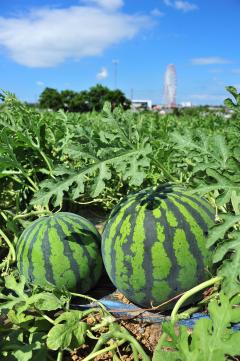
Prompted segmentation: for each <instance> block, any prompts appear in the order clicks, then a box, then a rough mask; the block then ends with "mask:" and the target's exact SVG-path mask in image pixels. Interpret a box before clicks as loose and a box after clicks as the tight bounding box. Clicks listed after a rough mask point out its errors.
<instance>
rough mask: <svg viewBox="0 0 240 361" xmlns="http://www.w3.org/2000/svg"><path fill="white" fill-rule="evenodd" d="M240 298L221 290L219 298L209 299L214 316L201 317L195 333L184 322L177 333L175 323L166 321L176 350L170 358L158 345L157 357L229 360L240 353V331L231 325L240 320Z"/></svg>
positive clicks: (194, 330)
mask: <svg viewBox="0 0 240 361" xmlns="http://www.w3.org/2000/svg"><path fill="white" fill-rule="evenodd" d="M239 301H240V300H239V298H238V300H237V299H236V298H235V299H234V300H232V301H230V300H229V298H228V296H226V295H225V294H224V293H223V292H221V293H220V295H219V299H218V300H216V299H214V300H212V301H210V303H209V306H208V311H209V316H210V319H206V318H202V319H200V320H198V321H197V322H196V325H195V327H194V329H193V332H192V333H191V334H189V332H188V331H187V328H186V327H185V326H181V327H180V328H179V331H178V333H176V332H177V331H176V329H175V327H174V325H173V324H172V323H167V324H165V325H163V329H164V331H165V332H166V333H167V334H168V336H170V337H171V339H172V342H169V344H170V345H171V348H172V351H174V352H172V354H173V355H172V356H170V358H169V356H168V354H167V353H164V351H163V350H159V347H158V346H157V348H156V350H155V353H154V356H153V361H158V360H159V361H161V360H162V361H165V360H166V361H168V360H171V361H172V360H174V361H175V360H179V361H216V360H218V361H219V360H220V361H227V360H228V359H229V356H231V357H233V358H234V357H236V356H239V343H240V333H239V332H234V331H233V330H232V328H231V325H232V323H236V322H240V309H239V308H236V302H237V303H238V304H240V302H239ZM177 335H178V336H177ZM165 355H166V357H165Z"/></svg>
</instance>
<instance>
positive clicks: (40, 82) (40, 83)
mask: <svg viewBox="0 0 240 361" xmlns="http://www.w3.org/2000/svg"><path fill="white" fill-rule="evenodd" d="M36 84H37V86H40V87H42V86H44V85H45V83H44V82H43V81H41V80H37V81H36Z"/></svg>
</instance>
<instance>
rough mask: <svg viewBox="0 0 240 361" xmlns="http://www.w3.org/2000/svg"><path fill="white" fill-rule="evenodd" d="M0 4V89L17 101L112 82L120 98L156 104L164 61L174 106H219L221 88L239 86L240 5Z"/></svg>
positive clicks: (121, 0) (159, 1) (148, 0)
mask: <svg viewBox="0 0 240 361" xmlns="http://www.w3.org/2000/svg"><path fill="white" fill-rule="evenodd" d="M0 3H1V4H0V88H2V89H5V90H9V91H11V92H14V93H15V94H16V95H17V96H18V97H19V98H20V99H22V100H26V101H36V100H37V99H38V96H39V94H40V93H41V92H42V91H43V89H44V88H45V87H52V88H56V89H58V90H64V89H72V90H76V91H80V90H83V89H88V88H89V87H91V86H93V85H95V84H96V83H101V84H103V85H106V86H108V87H110V88H114V86H115V85H116V83H117V86H118V87H119V88H120V89H122V90H123V91H124V92H125V94H126V95H127V96H128V97H130V96H132V97H133V98H135V99H136V98H138V99H139V98H141V99H143V98H145V99H146V98H148V99H152V101H153V102H154V103H162V101H163V81H164V73H165V71H166V67H167V65H168V64H170V63H173V64H174V65H175V67H176V71H177V102H183V101H191V102H192V103H193V104H222V102H223V99H224V98H225V97H226V96H227V93H226V91H225V86H226V85H235V86H236V87H237V88H238V89H240V49H239V39H240V26H239V22H240V20H239V19H240V0H189V1H185V0H145V1H144V0H137V1H136V0H81V1H78V0H76V1H74V0H69V1H67V0H53V1H48V0H41V1H40V0H11V1H9V0H0ZM114 61H115V64H114ZM114 70H116V71H117V74H116V73H115V72H114Z"/></svg>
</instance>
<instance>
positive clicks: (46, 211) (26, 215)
mask: <svg viewBox="0 0 240 361" xmlns="http://www.w3.org/2000/svg"><path fill="white" fill-rule="evenodd" d="M39 214H52V212H50V211H48V210H42V211H32V212H29V213H24V214H18V215H17V216H15V217H14V218H13V220H15V219H19V218H28V217H31V216H37V215H39Z"/></svg>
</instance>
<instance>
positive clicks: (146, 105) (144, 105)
mask: <svg viewBox="0 0 240 361" xmlns="http://www.w3.org/2000/svg"><path fill="white" fill-rule="evenodd" d="M131 108H132V109H133V110H150V109H152V101H151V100H150V99H134V100H132V104H131Z"/></svg>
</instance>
